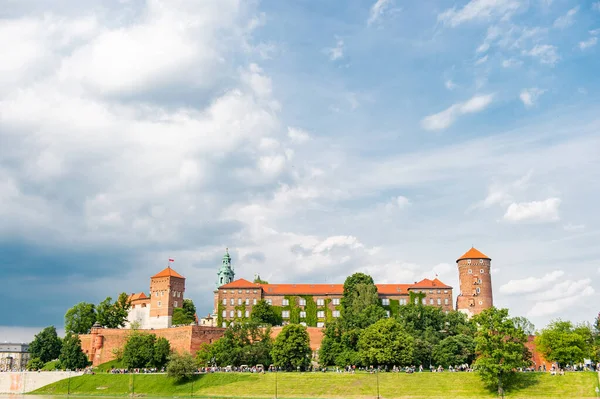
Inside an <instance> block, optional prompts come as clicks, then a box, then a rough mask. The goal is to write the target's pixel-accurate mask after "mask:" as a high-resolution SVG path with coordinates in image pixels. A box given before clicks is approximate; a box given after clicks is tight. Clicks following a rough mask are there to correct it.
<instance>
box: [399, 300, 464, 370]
mask: <svg viewBox="0 0 600 399" xmlns="http://www.w3.org/2000/svg"><path fill="white" fill-rule="evenodd" d="M397 317H398V322H399V323H400V324H401V325H402V327H403V328H404V329H405V331H406V332H408V333H409V334H410V335H411V336H412V337H413V338H414V339H415V342H414V351H413V361H412V363H413V364H418V365H427V364H429V365H431V364H432V363H431V362H432V360H433V349H434V348H435V346H436V345H437V344H438V343H439V342H440V341H441V340H443V339H444V338H445V337H447V336H449V335H452V334H453V333H454V332H455V331H459V330H460V331H462V330H465V329H467V328H466V327H465V324H464V323H466V321H465V319H464V316H463V317H462V318H461V316H459V315H455V314H454V312H450V313H449V314H448V316H446V315H445V314H444V312H443V311H442V309H441V308H439V307H436V306H423V305H422V304H421V303H420V302H419V303H418V304H414V303H409V304H408V305H405V306H401V307H400V309H399V311H398V316H397Z"/></svg>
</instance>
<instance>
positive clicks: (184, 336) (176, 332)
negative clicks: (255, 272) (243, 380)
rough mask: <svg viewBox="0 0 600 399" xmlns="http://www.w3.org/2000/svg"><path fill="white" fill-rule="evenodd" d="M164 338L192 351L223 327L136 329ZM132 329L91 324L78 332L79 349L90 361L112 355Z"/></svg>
mask: <svg viewBox="0 0 600 399" xmlns="http://www.w3.org/2000/svg"><path fill="white" fill-rule="evenodd" d="M137 331H142V332H145V333H150V334H154V335H156V336H157V337H163V338H166V339H167V340H168V341H169V343H170V344H171V348H172V349H173V350H176V351H177V352H180V353H181V352H189V353H191V354H195V353H196V351H197V350H198V349H199V348H200V345H201V344H202V343H208V344H210V343H212V342H214V341H216V340H217V339H219V338H221V337H222V336H223V332H224V331H225V329H223V328H217V327H205V326H183V327H172V328H161V329H155V330H137ZM132 332H133V330H129V329H108V328H93V329H92V333H91V334H85V335H80V339H81V347H82V349H83V352H84V353H86V354H87V355H88V358H89V359H90V360H91V361H92V363H93V365H94V366H96V365H98V364H102V363H106V362H109V361H111V360H113V359H115V357H116V356H115V352H117V351H118V350H120V349H122V348H123V347H124V346H125V343H126V342H127V338H128V337H129V335H130V334H131V333H132Z"/></svg>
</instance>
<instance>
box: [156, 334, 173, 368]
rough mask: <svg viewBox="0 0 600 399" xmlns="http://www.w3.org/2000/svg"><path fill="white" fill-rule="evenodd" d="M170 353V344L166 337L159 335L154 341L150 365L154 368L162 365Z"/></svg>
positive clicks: (165, 362)
mask: <svg viewBox="0 0 600 399" xmlns="http://www.w3.org/2000/svg"><path fill="white" fill-rule="evenodd" d="M170 355H171V344H170V343H169V340H167V339H166V338H163V337H160V338H158V339H157V340H156V342H155V343H154V359H153V360H152V365H153V366H154V367H156V368H162V367H164V366H165V365H166V364H167V362H168V361H169V356H170Z"/></svg>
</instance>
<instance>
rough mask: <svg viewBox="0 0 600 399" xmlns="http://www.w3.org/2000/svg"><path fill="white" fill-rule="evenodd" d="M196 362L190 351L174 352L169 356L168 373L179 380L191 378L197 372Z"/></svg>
mask: <svg viewBox="0 0 600 399" xmlns="http://www.w3.org/2000/svg"><path fill="white" fill-rule="evenodd" d="M196 371H198V370H197V368H196V362H195V361H194V358H193V357H192V355H190V354H189V353H187V352H185V353H183V354H179V353H177V352H173V353H172V354H171V355H170V356H169V363H167V375H168V376H169V377H172V378H175V379H176V380H178V381H183V380H189V379H190V378H192V377H193V376H194V373H196Z"/></svg>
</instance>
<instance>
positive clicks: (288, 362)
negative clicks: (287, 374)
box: [271, 324, 312, 371]
mask: <svg viewBox="0 0 600 399" xmlns="http://www.w3.org/2000/svg"><path fill="white" fill-rule="evenodd" d="M311 353H312V351H311V349H310V338H309V336H308V331H307V330H306V327H304V326H303V325H300V324H288V325H287V326H285V327H283V329H282V330H281V332H280V333H279V335H278V336H277V338H276V339H275V343H274V344H273V349H272V350H271V356H272V357H273V363H274V364H275V366H277V367H281V368H283V369H284V370H286V371H293V370H297V369H300V370H306V368H308V366H309V365H310V357H311Z"/></svg>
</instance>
